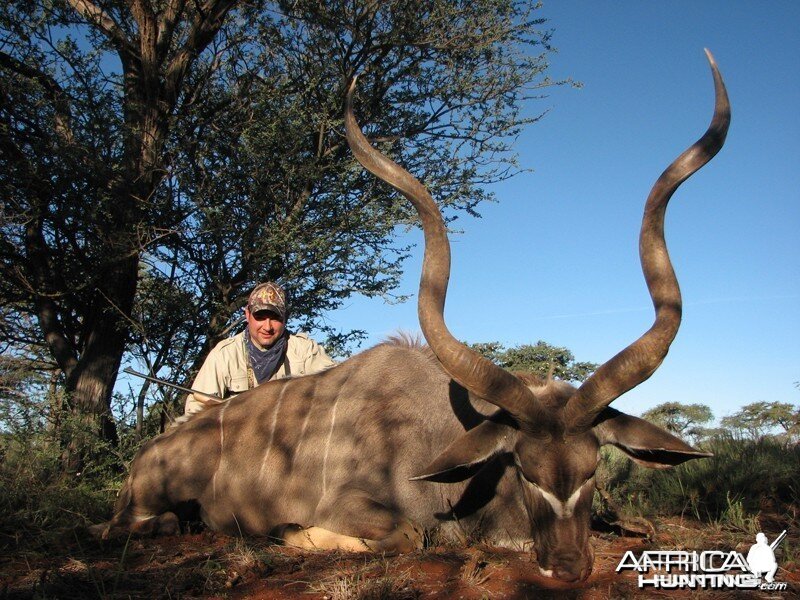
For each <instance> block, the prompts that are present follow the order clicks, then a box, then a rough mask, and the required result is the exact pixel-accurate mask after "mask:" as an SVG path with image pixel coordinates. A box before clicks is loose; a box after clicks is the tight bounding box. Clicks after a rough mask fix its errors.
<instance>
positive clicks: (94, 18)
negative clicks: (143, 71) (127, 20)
mask: <svg viewBox="0 0 800 600" xmlns="http://www.w3.org/2000/svg"><path fill="white" fill-rule="evenodd" d="M67 2H68V3H69V5H70V6H71V7H72V8H73V9H74V10H75V12H77V13H78V14H79V15H81V16H82V17H83V18H84V19H86V20H87V21H89V23H91V24H92V25H94V26H96V27H98V28H99V29H100V31H102V32H103V33H104V34H105V36H106V37H107V38H108V39H109V40H110V41H111V42H112V43H113V44H114V46H115V47H116V48H117V51H118V52H119V53H120V54H125V55H129V54H131V53H132V51H133V48H132V46H131V42H130V40H128V38H127V37H125V33H124V32H123V31H122V29H120V27H119V25H117V23H116V22H115V21H114V19H112V18H111V17H110V16H109V15H108V13H106V12H105V11H104V10H103V9H102V8H100V7H99V6H97V5H96V4H94V3H93V2H91V1H90V0H67Z"/></svg>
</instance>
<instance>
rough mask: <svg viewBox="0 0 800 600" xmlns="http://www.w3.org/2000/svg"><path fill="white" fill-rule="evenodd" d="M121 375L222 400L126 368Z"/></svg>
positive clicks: (215, 396)
mask: <svg viewBox="0 0 800 600" xmlns="http://www.w3.org/2000/svg"><path fill="white" fill-rule="evenodd" d="M122 372H123V373H127V374H128V375H135V376H136V377H141V378H142V379H147V380H148V381H152V382H153V383H158V384H160V385H166V386H169V387H171V388H175V389H176V390H179V391H181V392H185V393H187V394H197V395H199V396H205V397H206V398H211V399H212V400H220V401H221V400H222V398H220V397H219V396H217V395H216V394H206V393H205V392H199V391H197V390H193V389H192V388H187V387H183V386H182V385H178V384H177V383H172V382H171V381H166V380H164V379H159V378H158V377H152V376H150V375H145V374H144V373H139V372H138V371H134V370H133V369H131V368H130V367H127V368H125V369H123V370H122Z"/></svg>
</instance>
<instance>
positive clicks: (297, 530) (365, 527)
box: [273, 491, 424, 554]
mask: <svg viewBox="0 0 800 600" xmlns="http://www.w3.org/2000/svg"><path fill="white" fill-rule="evenodd" d="M321 505H322V506H324V507H325V508H323V509H322V510H320V511H318V514H317V515H316V518H315V522H317V523H319V525H315V526H312V527H301V526H299V525H284V526H283V527H282V528H279V529H280V531H276V532H274V534H273V535H275V537H280V538H281V539H282V540H283V541H284V542H285V543H286V544H289V545H292V546H298V547H300V548H309V549H313V548H316V549H327V550H346V551H348V552H385V553H391V554H394V553H403V552H412V551H414V550H417V549H419V548H422V543H423V537H424V532H423V530H422V528H421V527H419V526H418V525H416V524H415V523H413V522H412V521H410V520H409V519H406V518H405V517H403V516H402V515H400V514H398V513H397V512H395V511H392V510H390V509H389V508H387V507H386V506H384V505H383V504H381V503H379V502H377V501H375V500H373V499H372V498H370V497H369V496H368V495H367V494H365V493H364V492H361V491H347V492H343V493H339V494H337V495H335V496H333V497H331V498H330V499H329V500H326V501H324V502H323V503H322V504H321Z"/></svg>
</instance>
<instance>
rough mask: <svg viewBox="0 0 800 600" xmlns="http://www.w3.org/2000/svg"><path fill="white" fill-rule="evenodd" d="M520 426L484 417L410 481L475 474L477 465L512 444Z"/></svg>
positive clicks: (449, 479)
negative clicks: (484, 419) (515, 426)
mask: <svg viewBox="0 0 800 600" xmlns="http://www.w3.org/2000/svg"><path fill="white" fill-rule="evenodd" d="M516 432H517V430H516V429H514V428H513V427H511V426H510V425H507V424H504V423H500V422H497V421H484V422H483V423H481V424H480V425H478V426H477V427H475V428H474V429H470V430H469V431H467V432H466V433H464V434H463V435H461V436H459V437H458V438H456V439H455V440H454V441H453V443H451V444H450V445H449V446H448V447H447V448H445V449H444V451H443V452H442V453H441V454H440V455H439V456H437V457H436V459H435V460H434V461H433V462H432V463H431V464H429V465H428V466H427V467H426V468H425V469H424V470H423V471H422V474H420V475H417V476H416V477H412V478H411V479H410V481H419V480H425V481H439V482H444V483H453V482H455V481H463V480H464V479H467V478H468V477H472V476H473V475H474V474H475V471H476V468H478V467H479V466H480V465H482V464H483V463H485V462H486V461H488V460H489V459H491V458H492V457H493V456H497V455H498V454H500V453H502V452H510V451H511V449H512V448H513V444H514V439H515V438H516Z"/></svg>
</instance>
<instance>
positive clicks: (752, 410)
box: [720, 402, 800, 440]
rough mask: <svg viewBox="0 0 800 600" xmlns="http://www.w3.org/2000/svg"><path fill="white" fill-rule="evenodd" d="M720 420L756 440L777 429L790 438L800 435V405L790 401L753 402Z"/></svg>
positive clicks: (723, 424)
mask: <svg viewBox="0 0 800 600" xmlns="http://www.w3.org/2000/svg"><path fill="white" fill-rule="evenodd" d="M720 422H721V424H722V426H723V427H727V428H731V429H736V430H739V431H742V432H744V433H745V434H746V435H747V436H749V437H751V438H753V439H756V440H757V439H760V438H762V437H764V436H765V435H769V434H771V433H773V432H774V431H775V430H776V429H777V430H780V432H781V434H782V435H783V436H785V437H786V438H787V439H789V440H796V439H798V437H800V407H797V406H794V405H792V404H789V403H788V402H753V403H752V404H747V405H745V406H743V407H742V408H741V409H740V410H739V411H738V412H735V413H734V414H732V415H730V416H727V417H723V418H722V420H721V421H720Z"/></svg>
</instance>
